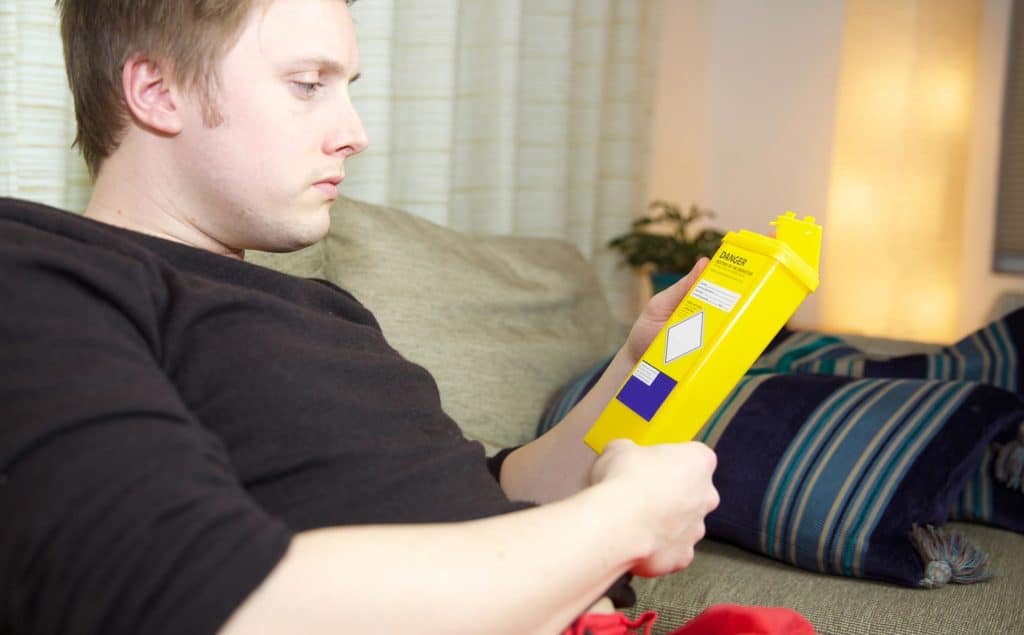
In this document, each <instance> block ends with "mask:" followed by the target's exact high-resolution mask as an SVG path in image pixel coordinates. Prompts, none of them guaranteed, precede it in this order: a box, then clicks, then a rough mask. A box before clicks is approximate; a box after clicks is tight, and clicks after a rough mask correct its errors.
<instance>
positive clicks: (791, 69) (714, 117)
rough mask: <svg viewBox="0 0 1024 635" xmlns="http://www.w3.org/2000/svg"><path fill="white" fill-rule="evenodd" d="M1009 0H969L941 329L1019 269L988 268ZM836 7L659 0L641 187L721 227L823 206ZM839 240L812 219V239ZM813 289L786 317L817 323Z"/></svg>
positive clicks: (840, 5)
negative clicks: (649, 140)
mask: <svg viewBox="0 0 1024 635" xmlns="http://www.w3.org/2000/svg"><path fill="white" fill-rule="evenodd" d="M1011 4H1012V0H984V2H983V15H982V21H981V33H980V37H979V42H980V48H979V51H978V65H977V68H978V70H977V76H976V77H977V80H976V87H975V95H974V114H973V126H972V130H971V136H970V154H969V159H968V161H967V183H966V194H965V209H964V213H963V215H962V218H963V222H962V239H961V240H962V243H961V245H960V246H961V254H962V256H961V258H962V260H961V262H962V264H961V265H960V266H959V279H958V280H956V281H953V283H952V288H954V289H955V292H956V294H957V296H956V302H955V304H954V306H955V307H956V309H955V310H956V311H957V313H958V315H956V316H955V320H954V321H955V333H952V332H951V336H950V337H946V338H945V339H951V338H952V335H961V334H965V333H967V332H969V331H970V330H973V329H975V328H978V327H979V326H981V325H982V324H983V323H984V321H985V319H986V316H987V315H988V312H989V311H990V309H991V307H992V305H993V303H994V302H995V299H996V297H997V296H998V295H999V293H1001V292H1002V291H1004V290H1011V289H1012V290H1017V291H1024V278H1021V277H1017V276H1006V275H997V274H994V273H992V271H991V259H992V258H991V251H992V244H993V233H994V206H995V198H996V179H997V174H998V173H997V169H998V152H999V132H1000V123H999V119H1000V114H1001V110H1002V82H1003V74H1004V61H1005V54H1006V46H1007V24H1008V15H1009V11H1010V6H1011ZM846 9H847V6H846V3H845V2H844V1H843V0H822V1H820V2H816V1H813V0H804V1H800V0H778V1H776V2H771V3H761V2H756V1H754V0H729V1H728V2H724V1H716V0H686V1H682V0H663V6H662V10H663V14H662V31H661V33H662V42H661V50H660V55H661V60H660V67H659V68H660V70H659V76H658V79H657V84H656V91H655V102H654V113H653V114H654V117H653V131H652V134H653V148H652V161H653V163H652V171H651V173H652V178H651V184H650V198H652V199H653V198H665V199H668V200H672V201H677V202H680V203H683V204H689V203H690V202H699V203H700V204H702V205H705V206H708V207H711V208H713V209H715V210H716V211H717V212H718V213H719V217H718V219H717V224H718V225H720V226H721V227H723V228H725V229H738V228H749V229H760V230H763V229H766V222H767V219H769V218H771V217H772V216H774V215H775V214H777V213H778V212H779V211H782V210H785V209H794V210H796V211H797V212H798V213H801V214H814V215H816V216H819V217H824V216H825V215H826V209H827V207H828V205H829V191H828V190H829V182H830V174H829V171H830V169H831V166H832V159H833V156H832V155H833V150H834V144H835V143H836V135H835V132H834V128H835V122H836V117H837V93H838V90H837V87H838V81H839V73H840V62H841V50H842V46H843V34H844V29H843V27H844V17H845V16H844V12H845V10H846ZM826 220H827V219H826ZM840 247H841V243H837V238H836V237H835V236H834V235H829V234H828V232H827V226H826V245H825V248H826V250H828V249H830V248H832V249H836V248H840ZM822 275H823V278H824V277H826V276H827V275H828V270H827V269H825V270H823V271H822ZM953 275H954V276H956V274H955V273H954V274H953ZM822 295H823V294H817V295H816V296H812V298H811V299H810V300H809V301H808V302H807V303H805V306H804V307H802V308H801V310H800V312H798V314H797V316H796V317H795V318H794V323H795V324H796V325H797V326H802V327H816V326H821V325H822V319H823V318H822V313H823V311H822V309H821V307H820V302H821V296H822ZM885 328H889V325H883V324H879V325H867V326H866V328H865V329H864V330H865V331H867V332H872V331H874V332H875V333H876V334H879V333H880V332H881V331H884V329H885ZM882 334H884V333H882Z"/></svg>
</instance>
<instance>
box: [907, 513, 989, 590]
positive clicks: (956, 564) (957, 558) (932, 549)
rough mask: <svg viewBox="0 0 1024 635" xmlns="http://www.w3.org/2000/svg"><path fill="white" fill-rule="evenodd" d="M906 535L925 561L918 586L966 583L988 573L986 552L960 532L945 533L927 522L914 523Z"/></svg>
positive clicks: (987, 576)
mask: <svg viewBox="0 0 1024 635" xmlns="http://www.w3.org/2000/svg"><path fill="white" fill-rule="evenodd" d="M910 537H911V540H912V541H913V543H914V547H915V548H916V549H917V553H919V554H920V555H921V560H922V561H924V563H925V568H924V579H922V580H921V581H920V582H919V583H918V585H919V586H922V587H924V588H926V589H934V588H938V587H941V586H945V585H946V584H947V583H950V582H955V583H957V584H970V583H972V582H981V581H982V580H987V579H989V578H990V577H992V574H991V573H989V571H988V556H987V555H985V552H984V551H982V550H981V549H979V548H978V547H977V546H976V545H974V544H973V543H971V542H968V541H967V539H966V538H964V535H963V534H961V533H960V532H957V531H953V532H948V533H947V532H944V531H942V530H941V529H936V528H934V527H932V526H931V525H925V526H924V527H921V526H920V525H917V524H915V525H914V526H913V528H912V529H911V532H910Z"/></svg>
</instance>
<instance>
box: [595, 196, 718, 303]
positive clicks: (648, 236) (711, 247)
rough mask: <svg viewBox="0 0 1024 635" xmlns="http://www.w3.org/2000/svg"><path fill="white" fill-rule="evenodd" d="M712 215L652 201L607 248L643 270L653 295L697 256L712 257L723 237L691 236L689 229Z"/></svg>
mask: <svg viewBox="0 0 1024 635" xmlns="http://www.w3.org/2000/svg"><path fill="white" fill-rule="evenodd" d="M714 215H715V214H714V212H712V211H711V210H709V209H701V208H700V207H698V206H697V205H690V208H689V209H688V210H686V211H683V210H682V209H681V208H680V207H679V206H678V205H674V204H672V203H669V202H666V201H661V200H658V201H654V202H652V203H651V204H650V205H649V206H648V207H647V213H646V214H645V215H644V216H643V217H641V218H638V219H636V220H635V221H633V225H632V230H631V231H630V232H628V233H626V234H622V235H621V236H617V237H615V238H613V239H612V240H611V241H609V242H608V246H609V247H611V248H613V249H616V250H618V251H619V252H621V253H622V255H623V257H624V259H625V261H626V263H627V264H629V266H631V267H634V268H641V269H646V270H647V271H648V273H649V275H650V277H651V286H652V287H653V289H654V292H655V293H657V292H658V291H661V290H662V289H664V288H666V287H668V286H670V285H671V284H672V283H674V282H675V281H676V280H678V279H679V278H680V277H681V276H683V275H685V274H686V273H687V272H688V271H690V269H692V268H693V266H694V265H695V264H697V261H698V260H699V259H700V258H701V256H708V257H711V256H713V255H714V253H715V251H716V250H717V249H718V246H719V245H720V244H721V242H722V238H723V237H724V236H725V234H724V233H722V232H720V231H718V230H716V229H702V230H700V231H697V232H694V231H693V229H692V228H691V227H690V225H691V224H692V223H694V222H695V221H697V220H700V219H702V218H713V217H714Z"/></svg>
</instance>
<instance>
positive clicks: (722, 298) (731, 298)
mask: <svg viewBox="0 0 1024 635" xmlns="http://www.w3.org/2000/svg"><path fill="white" fill-rule="evenodd" d="M690 295H692V296H693V297H695V298H697V299H698V300H700V301H701V302H705V303H707V304H710V305H711V306H713V307H715V308H716V309H721V310H722V311H725V312H726V313H728V312H729V311H732V309H733V307H734V306H736V303H737V302H739V300H740V294H738V293H736V292H735V291H730V290H728V289H726V288H725V287H723V286H721V285H717V284H715V283H714V282H708V281H707V280H701V281H700V282H698V283H697V285H696V286H695V287H694V288H693V291H692V292H691V293H690Z"/></svg>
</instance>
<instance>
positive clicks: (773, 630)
mask: <svg viewBox="0 0 1024 635" xmlns="http://www.w3.org/2000/svg"><path fill="white" fill-rule="evenodd" d="M656 618H657V614H656V613H655V612H654V611H647V612H646V613H644V614H642V615H641V616H640V617H638V618H637V619H636V620H633V621H630V620H629V618H627V617H626V616H625V615H623V614H622V613H587V614H585V615H581V616H580V617H579V618H578V619H577V620H576V621H575V622H573V623H572V624H571V625H570V626H569V628H567V629H565V630H564V631H563V632H562V635H631V634H633V633H638V632H639V631H637V630H636V629H639V628H641V627H642V628H643V629H644V630H643V634H644V635H650V633H651V627H652V626H653V625H654V620H655V619H656ZM670 635H814V627H813V626H811V623H810V622H808V621H807V620H806V619H805V618H804V617H803V616H802V615H800V614H799V613H797V612H796V611H793V610H791V609H785V608H768V607H761V606H739V605H736V604H716V605H714V606H709V607H708V608H706V609H704V611H703V612H702V613H701V614H700V615H698V616H697V617H695V618H693V619H692V620H690V621H689V622H687V623H686V624H683V625H682V626H680V627H679V628H677V629H676V630H674V631H672V632H671V633H670Z"/></svg>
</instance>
